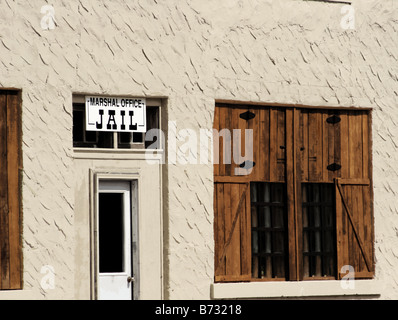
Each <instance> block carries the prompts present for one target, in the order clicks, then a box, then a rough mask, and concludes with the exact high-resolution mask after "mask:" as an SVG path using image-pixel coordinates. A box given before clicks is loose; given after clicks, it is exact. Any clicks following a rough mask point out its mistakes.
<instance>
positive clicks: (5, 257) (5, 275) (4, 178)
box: [0, 94, 10, 289]
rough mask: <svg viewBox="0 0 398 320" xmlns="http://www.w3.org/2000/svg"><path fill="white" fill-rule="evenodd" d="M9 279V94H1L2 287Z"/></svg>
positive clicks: (0, 205)
mask: <svg viewBox="0 0 398 320" xmlns="http://www.w3.org/2000/svg"><path fill="white" fill-rule="evenodd" d="M9 279H10V246H9V232H8V163H7V95H6V94H0V289H9V286H10V280H9Z"/></svg>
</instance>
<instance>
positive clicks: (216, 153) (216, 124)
mask: <svg viewBox="0 0 398 320" xmlns="http://www.w3.org/2000/svg"><path fill="white" fill-rule="evenodd" d="M213 129H215V130H217V131H218V132H220V107H218V106H217V105H216V106H215V109H214V121H213ZM221 150H222V148H220V139H218V141H216V140H215V139H214V135H213V162H214V164H213V170H214V173H213V174H214V176H219V175H220V152H221Z"/></svg>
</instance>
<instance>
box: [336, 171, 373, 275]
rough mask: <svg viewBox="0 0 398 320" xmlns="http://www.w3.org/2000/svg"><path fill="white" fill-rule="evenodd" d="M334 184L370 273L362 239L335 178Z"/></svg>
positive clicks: (338, 180)
mask: <svg viewBox="0 0 398 320" xmlns="http://www.w3.org/2000/svg"><path fill="white" fill-rule="evenodd" d="M335 182H336V185H337V189H338V190H339V193H340V196H341V200H342V202H343V205H344V208H345V211H346V212H347V215H348V219H349V220H350V223H351V226H352V229H353V230H354V234H355V238H356V239H357V241H358V244H359V248H360V249H361V252H362V255H363V257H364V260H365V263H366V267H367V269H368V271H371V270H372V269H371V263H370V260H369V257H368V255H367V254H366V251H365V249H364V246H363V242H362V239H361V237H360V236H359V233H358V230H357V228H356V227H355V223H354V219H353V217H352V215H351V211H350V210H349V209H348V205H347V203H346V201H345V199H344V196H343V191H342V190H341V183H340V179H338V178H337V179H336V180H335Z"/></svg>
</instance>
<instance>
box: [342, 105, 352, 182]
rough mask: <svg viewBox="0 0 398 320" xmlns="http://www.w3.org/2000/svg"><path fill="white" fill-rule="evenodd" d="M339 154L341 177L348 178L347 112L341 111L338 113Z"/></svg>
mask: <svg viewBox="0 0 398 320" xmlns="http://www.w3.org/2000/svg"><path fill="white" fill-rule="evenodd" d="M340 118H341V121H340V150H341V151H340V156H341V177H342V178H349V177H350V176H349V172H350V170H349V169H350V162H349V157H348V153H349V152H348V147H349V142H348V141H347V139H348V137H349V128H348V114H347V112H342V113H341V114H340Z"/></svg>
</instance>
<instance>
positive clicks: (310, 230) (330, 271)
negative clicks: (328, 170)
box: [302, 183, 336, 278]
mask: <svg viewBox="0 0 398 320" xmlns="http://www.w3.org/2000/svg"><path fill="white" fill-rule="evenodd" d="M334 198H335V196H334V185H333V184H331V183H303V184H302V201H303V269H304V278H306V277H327V276H335V275H336V270H335V269H336V268H335V265H336V240H335V233H336V226H335V220H336V218H335V208H334Z"/></svg>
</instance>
